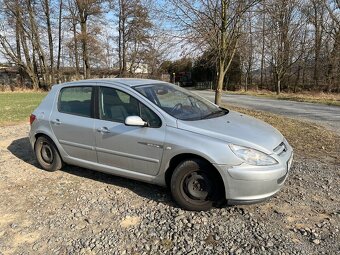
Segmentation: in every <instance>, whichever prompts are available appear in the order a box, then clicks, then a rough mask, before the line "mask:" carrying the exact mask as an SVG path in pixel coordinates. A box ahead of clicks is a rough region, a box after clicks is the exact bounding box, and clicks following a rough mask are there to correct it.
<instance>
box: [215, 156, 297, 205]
mask: <svg viewBox="0 0 340 255" xmlns="http://www.w3.org/2000/svg"><path fill="white" fill-rule="evenodd" d="M292 160H293V151H292V150H289V151H287V152H286V153H285V155H284V156H282V157H281V158H280V161H279V162H280V163H279V164H277V165H274V166H265V167H263V166H250V165H247V164H241V165H238V166H226V165H215V167H216V168H217V169H218V170H219V172H220V173H221V176H222V178H223V182H224V187H225V197H226V199H227V200H228V203H229V204H250V203H257V202H260V201H263V200H266V199H268V198H270V197H271V196H273V195H274V194H275V193H277V192H278V191H279V190H280V189H281V188H282V186H283V184H284V182H285V180H286V179H287V176H288V174H289V170H290V167H291V164H292Z"/></svg>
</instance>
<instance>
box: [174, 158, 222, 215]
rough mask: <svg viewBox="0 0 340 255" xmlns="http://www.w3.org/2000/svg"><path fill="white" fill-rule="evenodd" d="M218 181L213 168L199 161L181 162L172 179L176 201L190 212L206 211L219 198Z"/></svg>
mask: <svg viewBox="0 0 340 255" xmlns="http://www.w3.org/2000/svg"><path fill="white" fill-rule="evenodd" d="M218 183H219V182H218V179H217V177H216V174H215V172H214V170H213V169H212V167H211V166H210V165H209V164H208V163H207V162H205V161H203V160H199V159H192V160H185V161H183V162H181V163H180V164H179V165H178V166H177V167H176V169H175V170H174V173H173V175H172V177H171V193H172V196H173V198H174V200H175V201H176V202H177V203H178V204H179V205H180V206H181V207H182V208H183V209H186V210H190V211H206V210H209V209H210V208H211V207H212V206H213V202H214V201H216V200H217V197H219V194H218V190H219V189H218Z"/></svg>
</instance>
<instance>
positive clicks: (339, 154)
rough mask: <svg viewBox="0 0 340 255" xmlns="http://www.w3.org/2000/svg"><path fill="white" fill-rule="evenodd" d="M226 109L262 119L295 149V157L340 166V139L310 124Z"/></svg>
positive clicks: (263, 114) (244, 110) (243, 109)
mask: <svg viewBox="0 0 340 255" xmlns="http://www.w3.org/2000/svg"><path fill="white" fill-rule="evenodd" d="M225 107H226V108H228V109H231V110H235V111H238V112H242V113H245V114H247V115H250V116H253V117H255V118H258V119H261V120H263V121H265V122H267V123H269V124H270V125H272V126H273V127H275V128H276V129H278V130H279V131H280V132H281V133H282V134H283V135H284V136H285V137H286V139H287V140H288V142H289V143H290V145H291V146H292V147H293V148H294V151H295V155H297V156H298V157H305V158H318V159H321V160H326V161H328V162H329V161H332V162H334V163H336V164H340V137H339V136H337V135H336V134H335V133H334V132H331V131H328V130H326V129H325V128H323V127H320V126H318V125H314V124H312V123H309V122H304V121H299V120H294V119H290V118H287V117H282V116H279V115H276V114H272V113H267V112H262V111H254V110H248V109H245V108H239V107H234V106H230V105H225Z"/></svg>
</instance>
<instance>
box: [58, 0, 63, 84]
mask: <svg viewBox="0 0 340 255" xmlns="http://www.w3.org/2000/svg"><path fill="white" fill-rule="evenodd" d="M62 10H63V0H60V4H59V17H58V18H59V20H58V56H57V73H58V82H60V55H61V15H62Z"/></svg>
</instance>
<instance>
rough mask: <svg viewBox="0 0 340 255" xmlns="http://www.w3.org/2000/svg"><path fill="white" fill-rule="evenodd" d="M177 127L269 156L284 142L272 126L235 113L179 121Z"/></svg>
mask: <svg viewBox="0 0 340 255" xmlns="http://www.w3.org/2000/svg"><path fill="white" fill-rule="evenodd" d="M177 127H178V128H179V129H183V130H187V131H190V132H194V133H197V134H201V135H205V136H210V137H213V138H216V139H220V140H224V141H226V142H228V143H233V144H236V145H241V146H247V147H251V148H254V149H258V150H261V151H263V152H266V153H268V154H271V153H273V149H274V148H275V147H277V146H278V145H279V144H280V143H281V142H282V141H283V136H282V134H281V133H280V132H279V131H278V130H276V129H275V128H273V127H272V126H271V125H269V124H267V123H265V122H263V121H261V120H258V119H256V118H253V117H250V116H247V115H245V114H243V113H239V112H234V111H230V112H229V113H228V114H226V115H224V116H221V117H217V118H211V119H205V120H197V121H183V120H178V122H177Z"/></svg>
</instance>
